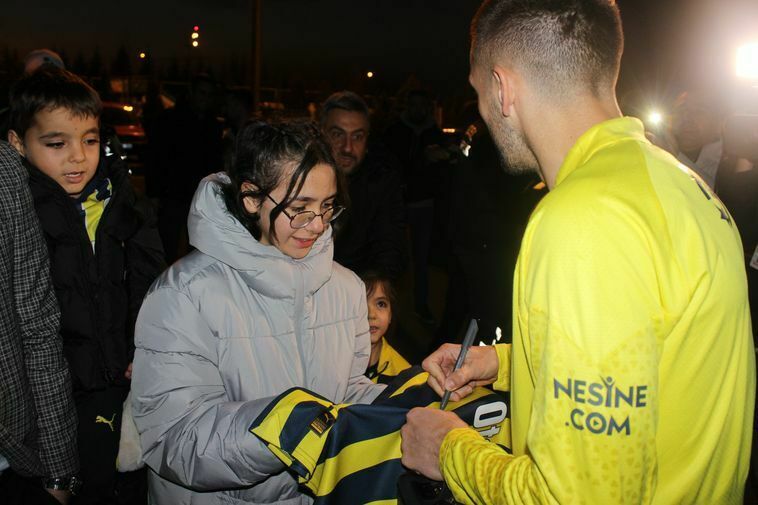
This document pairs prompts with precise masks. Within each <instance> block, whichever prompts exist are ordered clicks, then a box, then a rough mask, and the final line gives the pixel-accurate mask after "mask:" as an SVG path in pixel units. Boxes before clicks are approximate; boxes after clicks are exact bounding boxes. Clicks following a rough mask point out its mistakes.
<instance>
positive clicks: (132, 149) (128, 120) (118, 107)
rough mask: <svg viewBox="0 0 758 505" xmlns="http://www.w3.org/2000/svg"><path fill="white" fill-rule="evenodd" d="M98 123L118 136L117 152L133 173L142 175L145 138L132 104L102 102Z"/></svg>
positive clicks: (145, 145)
mask: <svg viewBox="0 0 758 505" xmlns="http://www.w3.org/2000/svg"><path fill="white" fill-rule="evenodd" d="M100 123H101V125H102V127H103V128H104V129H106V130H111V131H112V132H113V133H115V135H116V137H117V138H118V144H119V149H118V151H119V152H118V154H119V155H121V156H122V157H124V159H125V160H126V163H127V165H128V166H129V170H130V171H131V172H132V174H134V175H143V174H144V167H145V149H146V147H147V138H146V137H145V130H144V129H143V128H142V123H141V122H140V118H139V116H138V115H137V113H136V112H135V111H134V106H132V105H129V104H124V103H117V102H104V103H103V113H102V115H101V116H100Z"/></svg>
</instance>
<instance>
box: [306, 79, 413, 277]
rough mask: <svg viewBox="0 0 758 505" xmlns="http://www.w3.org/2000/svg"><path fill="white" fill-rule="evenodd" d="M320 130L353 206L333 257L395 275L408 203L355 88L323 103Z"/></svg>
mask: <svg viewBox="0 0 758 505" xmlns="http://www.w3.org/2000/svg"><path fill="white" fill-rule="evenodd" d="M320 122H321V131H322V133H323V135H324V138H325V139H326V141H327V142H328V143H329V146H330V147H331V150H332V155H333V156H334V160H335V161H336V163H337V168H338V169H339V170H340V172H341V173H342V174H343V175H344V177H345V179H346V180H347V188H348V193H349V197H350V208H349V209H348V210H347V211H346V212H345V217H344V222H343V223H342V227H341V229H340V233H339V234H337V236H336V237H335V243H334V247H335V249H334V259H335V260H336V261H337V262H338V263H339V264H341V265H342V266H344V267H347V268H349V269H350V270H353V271H354V272H363V271H366V270H374V271H378V272H381V273H383V274H385V275H387V276H389V277H390V278H396V277H397V276H398V275H399V274H400V272H401V271H402V270H403V269H404V268H405V224H406V215H405V204H404V203H403V194H402V185H401V179H400V174H399V173H398V171H397V170H396V169H395V167H394V166H393V165H392V163H391V162H390V160H391V159H392V158H391V156H386V155H385V153H383V152H382V150H381V149H380V148H379V146H376V147H374V146H372V149H371V150H369V134H370V130H371V125H370V121H369V109H368V105H366V102H365V101H364V100H363V98H361V97H360V96H358V95H357V94H355V93H353V92H351V91H341V92H338V93H334V94H332V95H331V96H330V97H329V98H327V99H326V101H325V102H324V103H323V105H322V106H321V117H320Z"/></svg>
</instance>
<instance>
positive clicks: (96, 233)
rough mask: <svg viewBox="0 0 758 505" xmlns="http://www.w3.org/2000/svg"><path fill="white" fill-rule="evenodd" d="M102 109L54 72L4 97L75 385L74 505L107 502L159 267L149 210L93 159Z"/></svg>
mask: <svg viewBox="0 0 758 505" xmlns="http://www.w3.org/2000/svg"><path fill="white" fill-rule="evenodd" d="M101 108H102V105H101V102H100V98H99V97H98V95H97V93H96V92H95V91H94V90H93V89H92V88H91V87H90V86H88V85H87V84H86V83H85V82H84V81H82V80H81V79H79V78H78V77H76V76H75V75H73V74H71V73H70V72H67V71H65V70H62V69H58V68H43V69H40V70H38V71H36V72H34V73H33V74H31V75H29V76H26V77H24V78H22V79H21V80H20V81H19V82H18V83H17V84H16V85H15V86H14V88H13V89H12V91H11V104H10V126H11V128H10V131H9V133H8V140H9V142H10V143H11V144H12V145H13V147H15V148H16V150H18V152H19V153H21V155H22V156H23V157H24V158H25V164H26V165H27V168H28V170H29V174H30V176H29V185H30V188H31V191H32V195H33V198H34V206H35V210H36V212H37V215H38V217H39V220H40V224H41V226H42V230H43V232H44V235H45V239H46V242H47V247H48V251H49V254H50V265H51V274H52V279H53V284H54V286H55V292H56V296H57V298H58V303H59V305H60V309H61V335H62V337H63V350H64V353H65V355H66V358H67V359H68V363H69V368H70V371H71V375H72V379H73V390H74V400H75V403H76V408H77V414H78V418H79V426H78V436H79V458H80V461H81V477H82V481H83V483H84V484H83V487H82V490H81V492H80V493H79V496H78V497H77V499H76V502H75V503H76V504H77V505H78V504H84V503H111V501H112V500H113V499H114V496H113V495H114V486H115V476H116V466H115V463H116V455H117V452H118V441H119V434H120V422H121V410H122V404H123V401H124V398H125V397H126V394H127V392H128V389H129V381H130V378H131V360H132V355H133V352H134V345H133V332H134V322H135V320H136V317H137V312H138V310H139V307H140V304H141V303H142V298H143V296H144V295H145V293H146V291H147V289H148V287H149V286H150V284H151V283H152V282H153V280H154V279H155V278H156V277H157V276H158V274H159V273H160V272H161V270H162V269H163V267H164V265H163V259H162V258H163V252H162V248H161V243H160V238H159V237H158V234H157V230H156V227H155V223H154V220H153V219H152V215H151V212H150V210H149V209H150V208H149V206H148V205H146V204H143V203H142V202H141V201H140V202H138V200H137V198H136V197H135V194H134V191H133V189H132V187H131V185H130V183H129V179H128V175H127V171H126V168H125V166H124V164H123V163H122V162H121V160H119V159H118V157H117V156H113V157H105V156H101V148H100V134H99V117H100V111H101Z"/></svg>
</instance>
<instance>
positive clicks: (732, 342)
mask: <svg viewBox="0 0 758 505" xmlns="http://www.w3.org/2000/svg"><path fill="white" fill-rule="evenodd" d="M622 47H623V35H622V31H621V21H620V16H619V12H618V8H617V6H616V5H615V2H613V1H612V0H572V1H562V2H555V1H551V0H532V1H529V2H522V1H517V0H498V1H485V3H484V4H483V5H482V7H481V8H480V10H479V12H478V13H477V16H476V17H475V18H474V22H473V23H472V50H471V76H470V81H471V83H472V85H473V86H474V88H475V89H476V91H477V94H478V97H479V110H480V112H481V114H482V117H483V119H484V121H485V122H486V123H487V125H488V127H489V130H490V132H491V133H492V136H493V139H494V141H495V143H496V145H497V146H498V148H499V150H500V152H501V154H503V156H504V158H506V160H507V162H508V164H509V166H510V167H512V168H513V167H517V168H519V167H520V168H523V169H527V170H535V171H538V172H539V173H540V174H541V176H542V177H543V180H544V181H545V184H546V185H547V186H548V188H549V189H550V192H549V193H548V194H547V195H546V196H545V197H544V198H543V200H542V201H541V202H540V203H539V205H538V206H537V208H536V209H535V210H534V212H533V214H532V216H531V218H530V220H529V223H528V225H527V229H526V231H525V234H524V237H523V241H522V245H521V251H520V253H519V259H518V263H517V266H516V272H515V277H514V292H513V293H514V296H513V298H514V307H513V327H514V334H513V340H512V342H513V344H512V346H496V347H494V348H493V347H487V348H485V347H482V348H472V349H471V350H470V351H469V353H468V355H467V357H466V360H465V362H464V365H463V367H462V368H461V369H460V370H458V371H455V372H454V371H453V370H452V368H453V366H452V364H453V363H454V362H455V356H456V355H457V348H456V347H454V346H447V347H443V348H441V349H440V350H438V351H436V352H435V353H433V354H432V355H431V356H429V357H428V358H427V359H426V360H425V361H424V364H423V365H424V368H425V369H427V370H428V371H430V385H431V386H432V387H433V388H434V389H435V391H436V392H437V393H438V394H440V393H441V392H442V390H443V386H444V387H445V388H447V389H450V390H453V391H455V392H454V393H453V399H456V398H460V397H462V396H465V394H466V393H467V392H468V390H470V388H471V386H472V385H474V384H482V383H487V382H494V383H495V384H494V386H495V388H497V389H502V390H509V391H510V392H511V407H512V412H511V415H512V422H511V428H512V433H511V434H512V444H513V454H512V455H511V454H508V453H506V452H505V451H503V450H501V449H500V448H498V447H496V446H494V445H493V444H490V443H488V442H486V441H484V440H483V439H482V438H481V437H480V436H479V435H478V434H476V433H475V432H474V431H473V430H471V429H470V428H467V427H465V426H464V424H463V423H462V422H461V421H460V420H458V419H456V418H455V416H454V415H453V414H451V413H449V412H439V411H434V410H432V409H413V410H411V411H410V412H409V413H408V416H407V420H408V422H407V424H406V426H404V427H403V428H402V439H403V440H402V451H403V463H404V464H405V465H406V466H408V467H409V468H411V469H413V470H417V471H420V472H421V473H423V474H424V475H427V476H428V477H432V478H436V479H441V478H444V480H445V482H447V484H448V486H449V487H450V488H451V490H452V491H453V494H454V496H455V497H456V499H457V500H459V501H461V502H463V503H481V504H487V505H493V504H510V503H519V504H538V503H551V504H552V503H561V504H571V503H583V504H590V505H592V504H602V505H606V504H616V503H623V504H626V503H629V504H632V503H634V504H709V505H712V504H741V503H742V499H743V493H744V485H745V480H746V477H747V472H748V466H749V460H750V446H751V437H752V428H753V408H754V401H755V350H754V346H753V340H752V329H751V321H750V313H749V308H748V302H747V285H746V277H745V270H744V263H743V257H742V247H741V244H740V239H739V234H738V232H737V229H736V227H735V225H734V223H733V221H732V218H731V216H730V215H729V212H728V211H727V209H726V208H725V207H724V205H723V204H722V203H721V202H720V201H719V200H718V198H716V196H714V194H713V192H712V191H711V190H710V189H709V188H708V186H707V185H706V184H705V183H704V182H703V181H702V180H701V179H700V178H699V177H698V176H697V175H695V174H693V173H692V172H691V171H690V170H688V169H687V168H686V167H684V166H683V165H681V164H680V163H678V162H677V161H676V159H675V158H674V157H673V156H671V155H670V154H668V153H666V152H665V151H663V150H661V149H659V148H657V147H655V146H653V145H652V144H651V143H650V142H649V141H648V139H647V138H646V136H645V131H644V127H643V125H642V123H641V122H640V121H639V120H637V119H633V118H629V117H623V116H622V114H621V111H620V109H619V107H618V104H617V102H616V97H615V84H616V80H617V77H618V71H619V64H620V58H621V52H622ZM472 383H473V384H472Z"/></svg>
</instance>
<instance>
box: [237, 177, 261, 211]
mask: <svg viewBox="0 0 758 505" xmlns="http://www.w3.org/2000/svg"><path fill="white" fill-rule="evenodd" d="M240 189H241V190H242V192H243V193H246V192H248V191H258V186H256V185H255V184H253V183H252V182H243V183H242V186H240ZM242 204H243V205H244V206H245V210H246V211H248V212H249V213H250V214H255V213H257V212H258V211H259V210H260V208H261V204H260V202H259V201H258V200H256V199H255V198H253V197H252V196H246V197H244V198H243V199H242Z"/></svg>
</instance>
